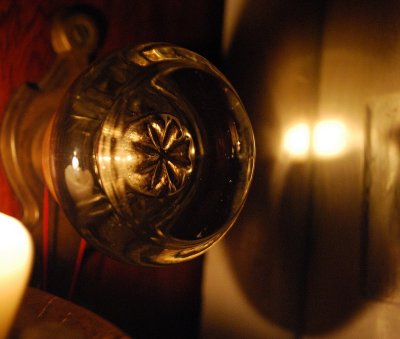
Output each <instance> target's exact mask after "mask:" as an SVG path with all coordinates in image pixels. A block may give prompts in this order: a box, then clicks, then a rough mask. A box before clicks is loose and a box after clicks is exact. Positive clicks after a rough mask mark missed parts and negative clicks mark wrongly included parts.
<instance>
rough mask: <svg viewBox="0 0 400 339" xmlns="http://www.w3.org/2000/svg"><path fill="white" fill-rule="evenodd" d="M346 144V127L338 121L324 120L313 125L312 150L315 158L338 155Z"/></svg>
mask: <svg viewBox="0 0 400 339" xmlns="http://www.w3.org/2000/svg"><path fill="white" fill-rule="evenodd" d="M346 144H347V131H346V127H345V126H344V124H343V123H341V122H340V121H336V120H326V121H321V122H319V123H318V124H316V125H315V127H314V140H313V149H314V152H315V154H316V155H317V156H320V157H329V156H335V155H338V154H340V153H342V152H343V151H344V149H345V148H346Z"/></svg>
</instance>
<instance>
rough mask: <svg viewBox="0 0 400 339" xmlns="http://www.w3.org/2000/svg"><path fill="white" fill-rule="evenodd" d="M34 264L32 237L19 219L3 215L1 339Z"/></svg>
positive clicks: (0, 225)
mask: <svg viewBox="0 0 400 339" xmlns="http://www.w3.org/2000/svg"><path fill="white" fill-rule="evenodd" d="M32 261H33V244H32V238H31V236H30V234H29V232H28V231H27V229H26V228H25V227H24V225H22V224H21V223H20V222H19V221H18V220H16V219H14V218H12V217H10V216H8V215H5V214H2V213H0V339H3V338H6V336H7V334H8V332H9V330H10V328H11V325H12V323H13V320H14V317H15V315H16V313H17V310H18V307H19V305H20V302H21V299H22V297H23V294H24V291H25V288H26V286H27V284H28V279H29V276H30V273H31V268H32Z"/></svg>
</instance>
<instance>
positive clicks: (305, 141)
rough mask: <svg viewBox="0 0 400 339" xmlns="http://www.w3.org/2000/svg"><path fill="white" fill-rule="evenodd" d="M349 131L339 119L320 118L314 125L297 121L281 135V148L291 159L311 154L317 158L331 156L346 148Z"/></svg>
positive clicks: (341, 152)
mask: <svg viewBox="0 0 400 339" xmlns="http://www.w3.org/2000/svg"><path fill="white" fill-rule="evenodd" d="M348 145H349V133H348V129H347V127H346V125H345V124H344V123H343V122H341V121H339V120H322V121H319V122H317V123H316V124H315V125H314V126H311V125H310V124H307V123H298V124H296V125H293V126H291V127H289V128H288V129H287V130H286V131H285V132H284V135H283V143H282V146H283V150H284V152H285V153H286V154H287V155H289V156H290V157H291V158H293V159H298V160H305V159H306V158H307V156H308V155H310V154H312V155H314V156H315V157H317V158H333V157H337V156H340V155H343V154H344V153H345V151H346V150H348Z"/></svg>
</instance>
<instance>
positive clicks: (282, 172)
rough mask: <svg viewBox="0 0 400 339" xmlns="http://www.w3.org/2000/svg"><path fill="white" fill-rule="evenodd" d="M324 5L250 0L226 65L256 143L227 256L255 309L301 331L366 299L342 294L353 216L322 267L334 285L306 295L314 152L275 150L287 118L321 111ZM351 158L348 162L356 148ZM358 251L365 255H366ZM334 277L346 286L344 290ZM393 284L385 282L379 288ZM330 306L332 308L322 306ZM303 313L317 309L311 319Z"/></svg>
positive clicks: (334, 323)
mask: <svg viewBox="0 0 400 339" xmlns="http://www.w3.org/2000/svg"><path fill="white" fill-rule="evenodd" d="M327 6H329V5H328V4H323V3H322V2H321V1H318V0H313V1H309V2H304V1H279V0H276V1H275V0H270V1H265V0H249V1H247V5H246V7H245V8H244V11H243V12H242V16H241V18H240V20H239V24H238V27H237V30H236V32H235V35H234V38H233V42H232V45H231V48H230V50H229V52H228V57H227V65H226V67H227V74H228V76H229V78H230V79H231V80H232V83H233V84H234V86H235V87H236V88H237V90H238V92H239V93H240V95H241V97H242V99H243V101H244V104H245V106H246V107H247V110H248V112H249V115H250V118H251V121H252V124H253V127H254V132H255V136H256V145H257V162H256V172H255V177H254V182H253V185H252V189H251V192H250V196H249V199H248V201H247V204H246V206H245V208H244V210H243V212H242V215H241V217H240V219H239V221H238V223H237V225H236V226H235V227H233V229H232V231H231V232H230V233H229V234H228V235H227V238H226V246H227V249H228V253H229V259H230V263H231V265H232V269H233V271H234V272H235V274H236V276H237V279H238V281H239V284H240V286H241V288H242V290H243V292H244V293H245V295H246V296H247V298H248V300H249V301H250V303H251V304H252V305H253V306H254V307H255V308H256V309H257V310H258V312H259V313H260V314H261V315H263V316H264V317H265V318H266V319H268V320H269V321H272V322H273V323H275V324H278V325H279V326H281V327H283V328H286V329H289V330H291V331H293V332H294V333H296V334H298V335H302V334H318V333H326V332H329V331H332V330H334V329H336V328H338V327H340V326H342V325H343V324H345V323H346V322H347V321H348V320H350V319H351V318H352V317H353V316H355V315H356V314H359V312H360V311H361V309H363V308H364V306H365V302H366V299H364V298H363V297H360V294H359V295H358V296H355V295H352V294H351V293H353V292H349V293H347V295H343V294H342V295H338V293H340V291H343V290H346V284H347V282H346V281H341V279H343V277H346V276H351V275H352V274H350V273H349V274H347V273H348V272H346V270H349V269H350V268H349V266H350V265H346V264H345V263H343V262H342V261H341V259H340V258H343V257H346V255H348V256H351V255H352V254H353V253H354V250H353V248H354V246H355V244H356V245H358V246H360V239H361V234H360V232H358V229H359V227H360V225H354V227H355V228H357V230H356V231H354V229H353V230H352V231H349V233H346V234H343V233H339V232H336V233H334V234H336V236H337V238H334V239H332V243H337V244H339V246H336V249H334V250H332V253H330V254H331V255H332V256H333V257H335V255H336V254H337V253H335V251H340V255H339V256H338V257H337V258H338V259H336V262H334V265H330V267H324V270H326V271H324V273H323V274H327V275H329V276H332V277H336V279H337V281H332V282H331V285H330V286H329V288H326V289H325V287H321V290H323V291H325V292H326V294H327V295H323V296H322V298H320V299H318V300H315V298H314V299H313V300H312V302H311V303H310V302H309V300H308V296H309V291H308V288H309V285H308V283H309V280H308V279H309V274H310V269H312V266H311V263H312V262H313V258H312V256H313V245H314V243H313V241H314V240H318V239H317V236H318V235H317V234H315V229H313V225H312V224H313V220H314V217H315V215H314V212H315V211H314V210H313V208H314V198H315V197H314V196H313V194H314V193H313V188H312V187H313V185H314V184H317V185H318V182H314V179H315V178H314V172H313V170H314V167H313V166H314V165H313V163H312V161H310V159H309V160H308V161H303V162H290V161H288V160H287V159H286V158H284V157H283V156H282V154H281V153H280V151H279V147H280V139H281V130H282V128H283V126H284V125H285V124H287V123H289V122H291V121H292V120H295V119H296V118H299V117H300V118H302V119H306V120H308V121H313V120H315V118H316V114H317V110H318V95H319V93H318V91H319V79H320V74H319V69H320V62H321V61H320V59H321V41H322V36H323V32H322V30H323V27H324V20H325V18H324V16H325V12H326V9H327V8H329V7H327ZM345 47H346V46H345ZM349 157H350V158H349ZM345 161H352V159H351V156H348V157H347V158H346V159H345ZM343 203H344V204H345V203H346V202H345V199H344V202H343ZM355 208H356V209H359V208H360V206H357V207H355ZM343 210H344V211H349V209H343ZM344 213H346V212H344ZM319 217H320V218H321V216H319ZM343 217H347V216H343ZM344 232H346V231H344ZM354 235H356V236H357V239H355V238H354ZM364 240H365V239H364ZM360 247H361V246H360ZM327 250H328V251H329V250H330V249H327ZM362 250H363V249H362V248H360V251H361V254H362V253H363V252H362ZM385 251H386V250H385V249H383V248H382V251H381V256H382V260H383V261H387V260H386V259H387V254H386V253H385ZM328 255H329V254H328ZM357 260H359V263H361V262H362V260H361V258H360V259H357ZM331 263H332V262H331ZM352 269H353V270H354V267H353V268H352ZM387 269H388V270H393V267H388V268H387ZM357 270H358V268H357ZM313 274H316V273H315V272H314V273H313ZM356 274H358V275H360V273H359V272H357V273H356ZM335 284H337V285H338V286H339V285H340V288H338V291H335V287H336V285H335ZM352 284H353V285H354V283H352ZM349 286H350V285H349ZM351 288H353V287H351V286H350V287H349V290H351ZM387 288H389V287H388V286H386V287H383V288H381V293H382V294H383V293H386V292H385V290H386V289H387ZM359 292H360V291H359ZM328 293H330V295H328ZM335 293H336V294H335ZM349 294H350V295H349ZM338 299H340V300H339V301H338ZM326 309H329V312H327V313H325V312H321V311H319V310H326ZM306 314H307V315H310V314H312V317H313V319H312V321H310V319H307V315H306Z"/></svg>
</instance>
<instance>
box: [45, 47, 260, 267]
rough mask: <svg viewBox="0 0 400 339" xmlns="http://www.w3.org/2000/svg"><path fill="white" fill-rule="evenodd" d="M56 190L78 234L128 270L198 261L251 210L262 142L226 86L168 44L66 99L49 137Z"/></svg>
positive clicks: (104, 64) (115, 63)
mask: <svg viewBox="0 0 400 339" xmlns="http://www.w3.org/2000/svg"><path fill="white" fill-rule="evenodd" d="M48 147H49V149H48V151H47V152H45V153H48V156H49V163H48V164H49V168H48V173H49V174H50V175H49V177H50V180H49V181H50V186H52V187H53V188H54V193H55V195H56V197H57V200H58V202H59V203H60V204H61V206H63V208H64V210H65V212H66V214H67V216H68V218H69V219H70V221H71V223H72V224H73V225H74V226H75V227H76V228H77V230H78V231H79V233H80V234H81V235H82V236H83V237H84V238H86V239H87V240H88V241H90V242H91V243H92V244H94V245H95V246H96V247H98V248H99V249H100V250H101V251H103V252H106V253H107V254H108V255H110V256H112V257H114V258H117V259H120V260H123V261H127V262H134V263H141V264H167V263H175V262H180V261H183V260H186V259H190V258H192V257H194V256H197V255H199V254H201V253H202V252H204V251H205V250H206V249H207V248H208V247H210V246H211V245H212V244H213V243H214V242H216V241H217V240H218V239H220V238H221V237H222V236H223V235H224V234H225V233H226V231H227V230H228V229H229V227H230V226H231V225H232V224H233V222H234V221H235V219H236V217H237V216H238V214H239V211H240V210H241V208H242V206H243V203H244V201H245V197H246V194H247V192H248V189H249V185H250V181H251V177H252V173H253V166H254V139H253V133H252V128H251V125H250V122H249V119H248V117H247V114H246V112H245V109H244V107H243V105H242V103H241V101H240V99H239V97H238V95H237V93H236V92H235V90H234V89H233V88H232V86H231V85H230V84H229V82H228V81H227V80H226V78H225V77H224V76H223V75H222V74H221V73H220V72H219V71H218V70H217V69H216V68H215V67H214V66H212V65H211V64H210V63H209V62H208V61H207V60H205V59H204V58H202V57H201V56H199V55H197V54H195V53H193V52H191V51H189V50H186V49H183V48H180V47H176V46H172V45H169V44H159V43H150V44H145V45H140V46H137V47H134V48H128V49H125V50H123V51H120V52H117V53H114V54H112V55H110V56H109V57H107V58H105V59H104V60H101V61H99V62H96V63H95V64H94V65H92V66H91V67H90V68H89V69H88V70H87V71H85V72H84V73H83V74H82V75H80V76H79V78H78V79H77V80H76V81H75V83H74V84H73V86H72V87H71V88H70V89H69V90H68V92H67V94H66V96H65V97H64V99H63V101H62V103H61V105H60V107H59V109H58V112H57V114H56V116H55V119H54V121H53V123H52V127H51V132H50V133H49V138H48Z"/></svg>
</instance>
